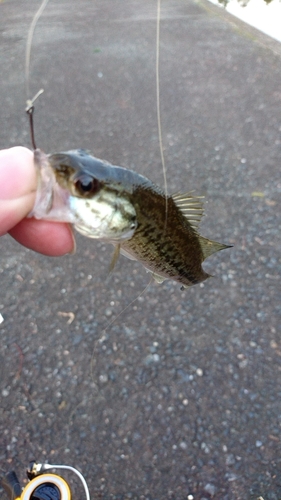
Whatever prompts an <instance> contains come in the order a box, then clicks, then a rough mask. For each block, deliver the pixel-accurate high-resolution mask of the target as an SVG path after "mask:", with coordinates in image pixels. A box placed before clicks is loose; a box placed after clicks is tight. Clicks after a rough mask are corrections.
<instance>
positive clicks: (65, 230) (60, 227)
mask: <svg viewBox="0 0 281 500" xmlns="http://www.w3.org/2000/svg"><path fill="white" fill-rule="evenodd" d="M36 187H37V178H36V169H35V166H34V162H33V153H32V152H31V151H30V150H29V149H26V148H23V147H15V148H11V149H3V150H0V236H2V235H3V234H5V233H10V234H11V236H13V238H15V240H17V241H18V242H19V243H21V244H22V245H24V246H26V247H27V248H30V249H32V250H35V251H36V252H39V253H42V254H44V255H50V256H59V255H64V254H65V253H70V252H72V251H73V250H74V248H75V241H74V237H73V234H72V230H71V226H70V225H69V224H65V223H60V222H49V221H45V220H36V219H33V218H31V219H27V218H26V216H27V215H28V213H29V212H30V211H31V210H32V208H33V205H34V202H35V193H36Z"/></svg>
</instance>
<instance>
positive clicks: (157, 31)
mask: <svg viewBox="0 0 281 500" xmlns="http://www.w3.org/2000/svg"><path fill="white" fill-rule="evenodd" d="M160 20H161V0H157V17H156V68H155V74H156V107H157V127H158V141H159V148H160V156H161V163H162V169H163V177H164V190H165V199H166V207H165V227H164V234H165V232H166V227H167V218H168V186H167V174H166V165H165V157H164V150H163V136H162V127H161V110H160V75H159V66H160V63H159V56H160Z"/></svg>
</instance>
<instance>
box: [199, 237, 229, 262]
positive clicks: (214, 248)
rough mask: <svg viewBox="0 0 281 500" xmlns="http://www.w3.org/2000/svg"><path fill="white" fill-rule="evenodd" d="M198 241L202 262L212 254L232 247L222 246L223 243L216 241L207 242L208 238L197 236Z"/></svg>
mask: <svg viewBox="0 0 281 500" xmlns="http://www.w3.org/2000/svg"><path fill="white" fill-rule="evenodd" d="M199 241H200V246H201V249H202V252H203V257H204V259H203V260H205V259H207V257H210V255H212V254H213V253H216V252H219V251H220V250H224V249H225V248H231V247H232V245H224V244H223V243H218V241H212V240H208V238H204V237H203V236H199Z"/></svg>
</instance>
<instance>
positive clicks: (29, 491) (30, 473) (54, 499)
mask: <svg viewBox="0 0 281 500" xmlns="http://www.w3.org/2000/svg"><path fill="white" fill-rule="evenodd" d="M50 469H64V470H70V471H72V472H74V473H75V474H76V475H77V476H78V477H79V479H80V480H81V482H82V484H83V487H84V490H85V494H86V500H90V494H89V489H88V486H87V483H86V481H85V479H84V477H83V476H82V474H81V473H80V472H79V471H78V470H77V469H75V468H74V467H71V466H69V465H51V464H38V463H37V462H35V461H34V462H31V463H30V464H29V467H28V469H27V471H26V473H27V477H28V479H29V482H28V483H27V485H26V486H25V487H24V488H22V487H21V485H20V483H19V480H18V478H17V475H16V473H15V472H14V471H10V472H8V473H7V474H6V475H5V476H4V477H2V478H1V479H0V484H1V486H2V488H3V489H4V490H5V491H6V493H7V495H8V498H9V500H71V491H70V487H69V484H68V483H67V482H66V481H65V479H63V478H62V477H61V476H58V475H57V474H54V473H50V472H48V471H49V470H50Z"/></svg>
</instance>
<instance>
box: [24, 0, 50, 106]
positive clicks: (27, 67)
mask: <svg viewBox="0 0 281 500" xmlns="http://www.w3.org/2000/svg"><path fill="white" fill-rule="evenodd" d="M48 2H49V0H43V2H42V3H41V5H40V7H39V9H38V10H37V12H36V13H35V14H34V17H33V19H32V21H31V25H30V28H29V31H28V36H27V42H26V54H25V90H26V99H27V101H28V100H29V95H30V93H29V90H30V89H29V74H30V53H31V45H32V39H33V35H34V30H35V28H36V24H37V22H38V21H39V18H40V17H41V15H42V13H43V11H44V9H45V7H46V5H47V4H48ZM34 100H35V99H32V101H34Z"/></svg>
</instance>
